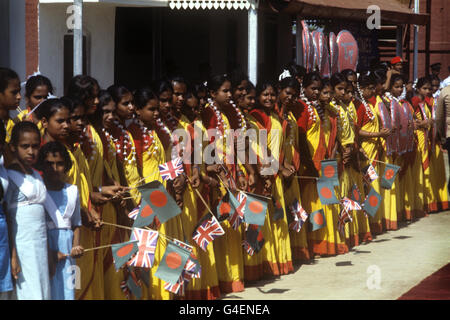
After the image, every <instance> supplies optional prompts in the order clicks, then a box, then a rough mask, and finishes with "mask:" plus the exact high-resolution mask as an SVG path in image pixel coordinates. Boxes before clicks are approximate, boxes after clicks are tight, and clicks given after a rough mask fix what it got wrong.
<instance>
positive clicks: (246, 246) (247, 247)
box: [242, 240, 255, 256]
mask: <svg viewBox="0 0 450 320" xmlns="http://www.w3.org/2000/svg"><path fill="white" fill-rule="evenodd" d="M242 246H243V247H244V249H245V251H247V253H248V255H249V256H252V255H253V254H254V253H255V249H253V248H252V246H251V245H250V243H248V241H247V240H244V241H242Z"/></svg>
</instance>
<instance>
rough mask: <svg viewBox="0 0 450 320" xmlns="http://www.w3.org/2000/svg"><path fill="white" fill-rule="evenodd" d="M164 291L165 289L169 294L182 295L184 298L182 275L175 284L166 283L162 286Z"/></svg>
mask: <svg viewBox="0 0 450 320" xmlns="http://www.w3.org/2000/svg"><path fill="white" fill-rule="evenodd" d="M164 289H166V290H167V291H169V292H172V293H174V294H178V295H182V296H184V278H183V275H181V276H180V278H178V281H177V282H176V283H173V284H172V283H170V282H166V283H165V284H164Z"/></svg>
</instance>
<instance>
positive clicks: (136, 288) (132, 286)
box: [127, 268, 142, 300]
mask: <svg viewBox="0 0 450 320" xmlns="http://www.w3.org/2000/svg"><path fill="white" fill-rule="evenodd" d="M128 270H129V273H128V279H127V287H128V289H129V290H130V291H131V293H132V294H133V295H134V296H135V297H136V299H138V300H140V299H141V297H142V288H141V286H140V284H139V282H138V279H137V277H136V274H135V272H134V271H133V270H131V269H130V268H128Z"/></svg>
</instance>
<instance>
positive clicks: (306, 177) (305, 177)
mask: <svg viewBox="0 0 450 320" xmlns="http://www.w3.org/2000/svg"><path fill="white" fill-rule="evenodd" d="M294 178H298V179H314V180H319V178H318V177H310V176H294Z"/></svg>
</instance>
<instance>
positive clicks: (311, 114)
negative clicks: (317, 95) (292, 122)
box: [300, 87, 317, 122]
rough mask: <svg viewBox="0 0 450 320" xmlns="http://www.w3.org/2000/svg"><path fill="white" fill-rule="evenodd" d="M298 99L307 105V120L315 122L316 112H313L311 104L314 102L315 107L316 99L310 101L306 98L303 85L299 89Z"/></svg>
mask: <svg viewBox="0 0 450 320" xmlns="http://www.w3.org/2000/svg"><path fill="white" fill-rule="evenodd" d="M300 99H301V100H302V101H303V102H304V103H306V105H307V106H308V113H309V120H312V121H313V122H316V121H317V117H316V114H315V113H314V110H313V106H312V105H313V104H314V107H315V106H316V104H317V101H313V102H310V101H309V100H308V98H307V97H306V96H305V91H304V90H303V87H302V89H301V90H300Z"/></svg>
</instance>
